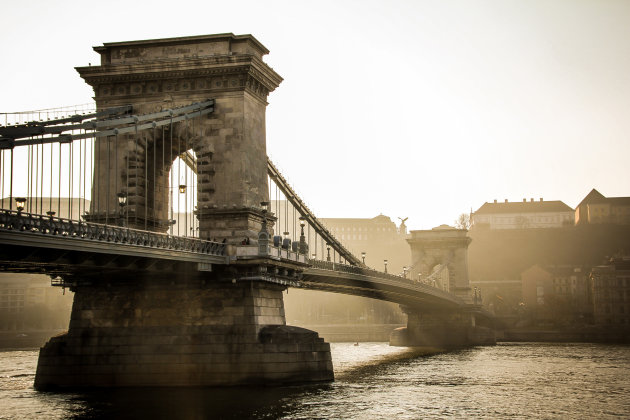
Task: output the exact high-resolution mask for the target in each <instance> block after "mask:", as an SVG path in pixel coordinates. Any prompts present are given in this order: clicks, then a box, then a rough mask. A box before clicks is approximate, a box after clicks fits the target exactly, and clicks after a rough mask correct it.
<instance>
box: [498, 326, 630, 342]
mask: <svg viewBox="0 0 630 420" xmlns="http://www.w3.org/2000/svg"><path fill="white" fill-rule="evenodd" d="M497 342H538V343H608V344H630V329H599V328H597V329H596V328H584V329H573V330H532V329H527V330H526V329H512V330H504V331H497Z"/></svg>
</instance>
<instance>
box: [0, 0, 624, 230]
mask: <svg viewBox="0 0 630 420" xmlns="http://www.w3.org/2000/svg"><path fill="white" fill-rule="evenodd" d="M0 19H1V21H0V22H1V23H0V34H1V36H0V47H1V51H2V65H1V66H0V112H11V111H24V110H31V109H38V108H49V107H58V106H63V105H72V104H79V103H85V102H89V101H90V100H91V96H92V91H91V88H89V87H88V86H87V85H86V84H85V83H84V82H83V81H82V80H81V78H80V77H79V76H78V74H77V73H76V71H75V70H74V69H73V67H76V66H84V65H87V64H88V63H92V64H97V63H98V62H99V57H98V54H97V53H95V52H94V51H93V50H92V46H95V45H101V44H102V43H103V42H115V41H129V40H136V39H151V38H162V37H175V36H188V35H202V34H213V33H225V32H233V33H235V34H252V35H254V36H255V37H256V38H257V39H258V40H259V41H261V42H262V43H263V44H264V45H265V46H266V47H267V48H268V49H269V50H270V51H271V53H270V54H269V55H268V56H267V57H266V58H265V60H266V62H267V63H268V64H269V65H271V66H272V67H273V68H274V69H275V70H276V71H277V72H278V73H279V74H280V75H282V76H283V77H284V82H283V83H282V84H281V85H280V87H279V88H278V89H277V90H276V91H275V92H273V93H271V94H270V96H269V107H268V113H267V149H268V153H269V155H270V156H271V158H272V159H273V161H274V162H275V163H276V164H277V166H279V168H280V169H281V171H282V172H283V173H284V175H285V176H286V177H287V178H288V180H289V181H290V182H291V184H292V185H293V186H294V187H295V188H296V190H297V191H298V193H299V194H300V195H301V196H302V198H303V199H304V200H305V201H306V203H307V204H308V205H309V206H310V207H311V209H313V210H314V211H315V213H316V215H318V216H320V217H373V216H376V215H378V214H379V213H383V214H385V215H388V216H390V217H391V218H392V219H393V220H395V221H398V220H397V217H398V216H401V217H407V216H408V217H409V220H408V221H407V225H408V226H409V227H410V228H411V229H426V228H431V227H434V226H437V225H439V224H442V223H447V224H452V223H453V221H454V219H455V218H456V217H457V215H458V214H460V213H463V212H468V211H470V209H471V208H472V209H473V210H476V209H478V208H479V207H480V206H481V205H482V204H483V203H484V202H485V201H492V200H493V199H498V200H503V199H506V198H507V199H509V200H510V201H520V200H522V199H523V198H528V199H529V198H535V199H539V198H540V197H542V198H544V199H545V200H562V201H564V202H565V203H566V204H568V205H569V206H571V207H575V206H576V205H577V204H578V203H579V201H580V200H581V199H582V198H583V197H584V196H585V195H586V194H587V193H588V192H589V191H590V190H591V189H592V188H597V189H598V190H599V191H600V192H601V193H603V194H604V195H606V196H628V195H630V182H629V180H630V164H629V157H630V134H629V133H630V1H628V0H616V1H607V0H591V1H580V0H553V1H550V0H540V1H535V0H522V1H509V0H496V1H480V0H479V1H478V0H468V1H448V0H436V1H420V0H418V1H387V2H386V1H379V2H374V1H340V0H337V1H317V2H304V1H220V2H217V1H198V2H196V1H178V2H174V1H150V2H140V1H137V2H136V1H134V2H130V1H116V0H113V1H107V2H98V3H97V2H88V1H76V2H75V1H63V2H62V1H50V0H49V1H29V2H16V1H12V2H5V3H4V4H3V6H2V15H1V17H0Z"/></svg>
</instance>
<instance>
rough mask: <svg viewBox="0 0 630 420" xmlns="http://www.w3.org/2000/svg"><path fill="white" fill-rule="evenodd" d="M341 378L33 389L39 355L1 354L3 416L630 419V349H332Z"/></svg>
mask: <svg viewBox="0 0 630 420" xmlns="http://www.w3.org/2000/svg"><path fill="white" fill-rule="evenodd" d="M331 350H332V356H333V363H334V368H335V377H336V380H335V382H333V383H329V384H323V385H310V386H286V387H238V388H206V389H148V390H147V389H132V390H129V389H127V390H101V391H95V392H87V393H66V394H58V393H48V392H38V391H35V390H34V389H33V379H34V377H35V368H36V365H37V354H38V350H35V349H28V350H15V351H3V352H0V419H40V418H41V419H68V418H69V419H145V418H146V419H194V420H197V419H223V418H225V419H385V418H386V419H422V418H480V419H497V418H510V419H531V418H563V419H564V418H571V419H574V418H591V419H600V418H630V347H628V346H615V345H600V344H543V343H502V344H499V345H497V346H493V347H476V348H472V349H466V350H460V351H455V352H450V353H441V354H433V355H425V354H423V353H422V352H419V351H417V350H413V349H407V348H399V347H390V346H388V345H387V343H359V345H353V344H352V343H332V344H331Z"/></svg>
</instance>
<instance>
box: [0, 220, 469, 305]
mask: <svg viewBox="0 0 630 420" xmlns="http://www.w3.org/2000/svg"><path fill="white" fill-rule="evenodd" d="M233 251H235V252H230V251H229V247H228V246H227V245H226V244H223V243H217V242H211V241H205V240H201V239H198V238H192V237H177V236H171V235H167V234H162V233H155V232H148V231H142V230H137V229H130V228H126V227H120V226H112V225H101V224H96V223H86V222H79V221H76V220H68V219H62V218H57V217H49V216H41V215H34V214H29V213H24V212H17V211H10V210H3V211H1V212H0V269H2V270H3V271H9V272H26V273H43V274H49V275H51V276H52V277H55V276H68V277H73V276H77V275H84V276H85V275H89V274H95V273H100V274H102V273H104V272H108V273H110V274H112V273H114V274H120V275H125V274H131V275H133V273H137V272H138V271H140V270H143V271H148V272H152V271H153V272H178V273H181V272H187V273H190V274H191V275H195V274H197V275H202V276H203V272H204V271H214V270H213V266H228V265H230V264H236V263H238V262H247V261H248V260H250V261H253V260H258V261H260V255H258V254H257V251H258V247H257V246H255V245H251V246H238V247H236V249H235V250H233ZM228 254H233V255H228ZM241 255H242V256H243V257H240V256H241ZM267 257H268V258H270V259H275V260H280V262H282V260H285V261H286V262H295V261H297V262H299V263H302V265H303V271H302V272H301V273H300V274H299V275H297V276H295V277H294V279H293V280H289V281H281V283H282V284H286V285H289V286H295V287H300V288H304V289H312V290H321V291H327V292H335V293H343V294H348V295H355V296H363V297H369V298H373V299H380V300H386V301H390V302H395V303H399V304H403V305H407V306H410V307H430V308H441V309H445V310H448V309H455V308H457V307H462V306H465V302H464V301H463V300H462V299H460V298H459V297H457V296H455V295H453V294H451V293H448V292H445V291H443V290H441V289H437V288H435V287H431V286H428V285H425V284H420V283H415V282H413V281H411V280H408V279H404V278H402V277H400V276H395V275H391V274H386V273H382V272H379V271H376V270H372V269H370V268H367V267H365V266H351V265H346V264H338V263H334V262H327V261H319V260H307V259H306V258H305V257H304V256H302V255H298V254H295V253H293V252H291V251H287V250H278V249H277V248H275V247H270V252H269V254H268V256H267ZM239 260H240V261H239ZM260 279H261V280H265V279H267V281H269V278H268V277H261V278H260ZM272 281H273V280H272ZM274 282H278V281H274ZM59 285H67V286H70V285H71V282H68V283H63V282H60V283H59Z"/></svg>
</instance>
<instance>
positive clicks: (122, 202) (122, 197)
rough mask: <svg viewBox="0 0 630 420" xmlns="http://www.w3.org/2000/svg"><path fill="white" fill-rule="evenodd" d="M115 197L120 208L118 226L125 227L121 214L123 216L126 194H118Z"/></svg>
mask: <svg viewBox="0 0 630 420" xmlns="http://www.w3.org/2000/svg"><path fill="white" fill-rule="evenodd" d="M116 196H117V197H118V205H119V206H120V213H119V219H118V225H119V226H125V218H124V217H123V214H124V211H123V209H124V208H125V206H126V205H127V193H124V192H119V193H118V194H116Z"/></svg>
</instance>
